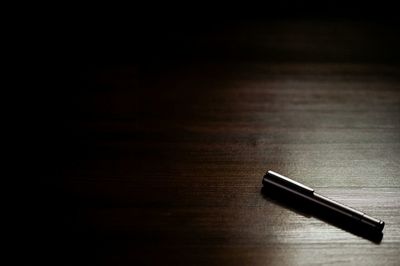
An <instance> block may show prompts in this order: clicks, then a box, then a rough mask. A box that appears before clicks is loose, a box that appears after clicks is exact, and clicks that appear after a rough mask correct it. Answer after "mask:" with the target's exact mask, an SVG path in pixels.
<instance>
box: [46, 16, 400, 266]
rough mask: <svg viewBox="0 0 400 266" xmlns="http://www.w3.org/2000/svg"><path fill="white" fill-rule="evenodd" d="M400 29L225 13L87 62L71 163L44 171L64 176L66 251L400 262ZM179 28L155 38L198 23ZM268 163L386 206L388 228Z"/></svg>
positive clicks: (77, 254)
mask: <svg viewBox="0 0 400 266" xmlns="http://www.w3.org/2000/svg"><path fill="white" fill-rule="evenodd" d="M390 25H391V24H390ZM396 32H397V28H396V27H387V25H385V24H379V23H378V24H374V23H369V22H368V23H361V22H320V23H314V22H296V21H285V22H266V23H264V24H263V23H260V22H257V23H255V24H251V23H250V24H249V23H248V24H246V23H244V24H240V25H239V26H238V25H231V24H224V25H223V26H220V28H217V29H212V30H207V31H206V32H205V33H204V32H200V33H198V34H195V35H194V37H193V36H190V38H189V37H188V38H189V41H188V43H189V44H190V46H189V48H188V47H186V48H185V49H184V51H183V52H182V53H183V55H182V54H179V51H180V50H179V49H174V50H172V51H171V53H172V55H173V56H176V58H175V59H171V58H170V57H171V56H170V54H169V53H168V50H167V51H161V52H160V50H157V49H155V50H154V51H153V50H152V51H149V50H145V51H144V52H145V53H149V54H153V55H154V54H156V55H157V56H156V58H154V57H149V60H146V54H144V55H141V56H140V57H139V61H133V63H129V62H128V63H126V62H125V63H124V64H112V65H105V66H99V65H88V66H85V67H84V68H83V70H82V71H81V72H80V73H81V77H82V79H80V80H79V81H80V82H81V83H79V86H80V89H79V90H78V89H76V90H74V89H72V92H69V93H66V95H67V96H66V97H69V98H68V101H64V102H63V103H62V104H64V105H66V106H67V109H66V111H65V112H64V111H63V115H64V116H63V120H62V125H60V128H62V134H61V136H62V137H63V138H62V139H58V140H57V141H58V142H57V143H59V142H64V144H61V145H62V149H63V150H64V151H65V154H63V155H62V156H61V158H62V160H63V161H62V162H58V164H57V170H58V171H54V172H53V173H56V175H57V176H59V178H58V179H56V180H57V181H54V180H53V179H51V178H48V179H45V181H43V182H48V183H49V184H53V185H55V187H57V189H54V190H53V191H52V192H51V193H52V195H53V196H54V197H53V199H54V200H55V202H56V203H54V205H51V210H53V211H54V213H55V214H54V215H57V216H56V217H57V219H59V221H58V223H57V222H56V224H57V225H55V226H54V225H53V226H52V227H51V228H52V229H53V232H58V235H57V236H56V237H54V236H51V237H50V239H52V240H54V242H53V243H55V245H56V244H57V243H58V245H61V247H62V248H61V249H58V248H54V247H53V249H50V250H51V252H54V254H56V255H55V257H56V258H55V259H56V260H57V261H58V262H61V263H63V262H65V263H66V264H71V265H74V264H76V263H82V262H83V263H93V264H109V265H118V264H132V265H143V264H144V265H148V264H156V265H166V264H170V265H192V264H201V265H294V264H295V265H311V264H312V265H328V264H341V265H342V264H345V265H382V264H383V265H398V263H399V254H400V212H399V210H400V189H399V188H400V179H399V173H400V119H399V117H400V69H399V65H398V64H397V63H396V60H397V59H398V57H397V58H396V56H398V55H399V52H398V51H397V50H396V49H398V47H400V46H397V48H395V47H396V44H398V43H396V41H397V42H398V36H396V35H395V33H396ZM378 37H379V38H378ZM171 38H172V39H171V40H172V41H170V42H169V43H167V44H166V45H167V46H162V45H161V44H154V46H153V47H164V48H165V47H168V45H171V46H172V45H174V44H176V43H178V41H177V40H181V39H182V38H184V37H182V36H180V35H179V34H178V33H175V35H173V36H172V37H171ZM174 38H175V39H174ZM198 40H202V43H201V42H200V43H198ZM195 44H196V45H195ZM124 48H125V49H126V47H124ZM124 51H127V50H124ZM157 52H158V53H160V54H157ZM220 52H221V53H220ZM128 53H129V52H128ZM391 54H392V55H393V57H391ZM178 55H180V56H181V57H179V56H178ZM132 57H133V56H132V54H130V59H129V60H131V59H132ZM79 86H78V87H79ZM66 91H67V90H66ZM60 154H61V152H60ZM49 157H51V156H49ZM55 161H56V160H55ZM269 169H271V170H274V171H276V172H278V173H281V174H283V175H286V176H289V177H291V178H293V179H295V180H297V181H299V182H301V183H303V184H305V185H308V186H310V187H313V188H314V189H316V190H317V191H318V192H320V193H321V194H323V195H326V196H328V197H331V198H333V199H335V200H337V201H339V202H342V203H345V204H347V205H349V206H352V207H354V208H356V209H359V210H362V211H364V212H366V213H367V214H370V215H371V216H373V217H377V218H380V219H382V220H384V221H385V222H386V227H385V229H384V236H383V239H382V241H381V243H379V244H376V243H373V242H371V241H369V240H368V239H365V238H362V237H359V236H356V235H354V234H352V233H349V232H347V231H344V230H342V229H340V228H338V227H335V226H333V225H330V224H328V223H325V222H324V221H321V220H319V219H317V218H315V217H312V216H311V217H308V216H307V215H304V214H303V213H301V212H298V211H296V210H295V209H291V208H288V207H285V206H284V205H281V204H279V202H275V201H273V200H269V199H268V198H266V197H264V196H263V195H262V194H261V187H262V184H261V181H262V176H263V175H264V174H265V172H266V171H267V170H269ZM47 186H50V185H48V184H46V187H47ZM49 209H50V207H49V208H47V206H46V205H45V207H43V209H42V212H43V213H47V212H48V211H49ZM50 216H51V215H49V214H47V216H46V215H45V217H50ZM53 219H55V218H53ZM53 222H54V220H53ZM44 227H45V226H44ZM49 235H51V233H50V234H49ZM58 236H59V237H58ZM50 243H51V242H50ZM50 246H51V245H50ZM57 264H58V263H57Z"/></svg>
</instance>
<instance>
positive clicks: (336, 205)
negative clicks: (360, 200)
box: [310, 192, 385, 230]
mask: <svg viewBox="0 0 400 266" xmlns="http://www.w3.org/2000/svg"><path fill="white" fill-rule="evenodd" d="M310 200H312V201H314V202H315V203H317V204H318V205H322V206H324V207H326V208H329V209H331V210H333V211H335V212H339V213H341V214H343V215H346V216H348V217H351V218H353V219H356V220H358V221H360V222H361V223H363V224H366V225H368V226H371V227H373V228H375V229H378V230H382V229H383V227H384V226H385V223H384V222H383V221H381V220H379V219H376V218H374V217H371V216H369V215H367V214H365V213H363V212H361V211H359V210H356V209H354V208H351V207H349V206H346V205H344V204H342V203H340V202H337V201H335V200H332V199H330V198H327V197H325V196H323V195H321V194H318V193H316V192H314V193H313V197H312V198H310Z"/></svg>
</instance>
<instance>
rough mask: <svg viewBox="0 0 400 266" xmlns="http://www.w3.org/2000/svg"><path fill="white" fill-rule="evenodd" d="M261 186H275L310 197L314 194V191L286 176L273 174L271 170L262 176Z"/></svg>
mask: <svg viewBox="0 0 400 266" xmlns="http://www.w3.org/2000/svg"><path fill="white" fill-rule="evenodd" d="M263 184H264V185H266V184H268V185H275V186H278V187H281V188H284V189H289V190H292V191H295V192H297V193H301V194H306V195H311V194H313V193H314V190H313V189H312V188H310V187H307V186H305V185H303V184H301V183H299V182H296V181H294V180H292V179H290V178H288V177H286V176H283V175H280V174H278V173H275V172H274V171H271V170H269V171H268V172H267V173H266V174H265V175H264V178H263Z"/></svg>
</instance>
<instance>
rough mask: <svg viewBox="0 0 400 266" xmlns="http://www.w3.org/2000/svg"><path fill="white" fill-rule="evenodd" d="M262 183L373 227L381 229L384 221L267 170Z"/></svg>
mask: <svg viewBox="0 0 400 266" xmlns="http://www.w3.org/2000/svg"><path fill="white" fill-rule="evenodd" d="M262 182H263V184H264V185H272V186H275V187H278V188H281V189H284V190H285V191H287V192H289V193H293V194H295V195H297V196H300V197H302V198H304V199H306V200H309V201H312V202H313V203H315V204H317V205H319V206H321V207H323V208H327V210H329V211H332V212H335V213H338V214H342V215H345V216H347V217H349V218H351V219H354V220H356V221H357V222H361V223H362V224H365V225H367V226H370V227H371V228H373V229H376V230H379V231H382V230H383V227H384V226H385V222H384V221H382V220H379V219H376V218H373V217H371V216H369V215H366V214H365V213H363V212H361V211H358V210H355V209H353V208H350V207H348V206H346V205H343V204H341V203H339V202H337V201H334V200H331V199H329V198H327V197H325V196H322V195H320V194H318V193H316V192H315V191H314V189H312V188H310V187H307V186H305V185H303V184H301V183H299V182H296V181H294V180H292V179H290V178H288V177H285V176H283V175H280V174H278V173H275V172H273V171H268V172H267V173H266V174H265V176H264V178H263V181H262Z"/></svg>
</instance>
